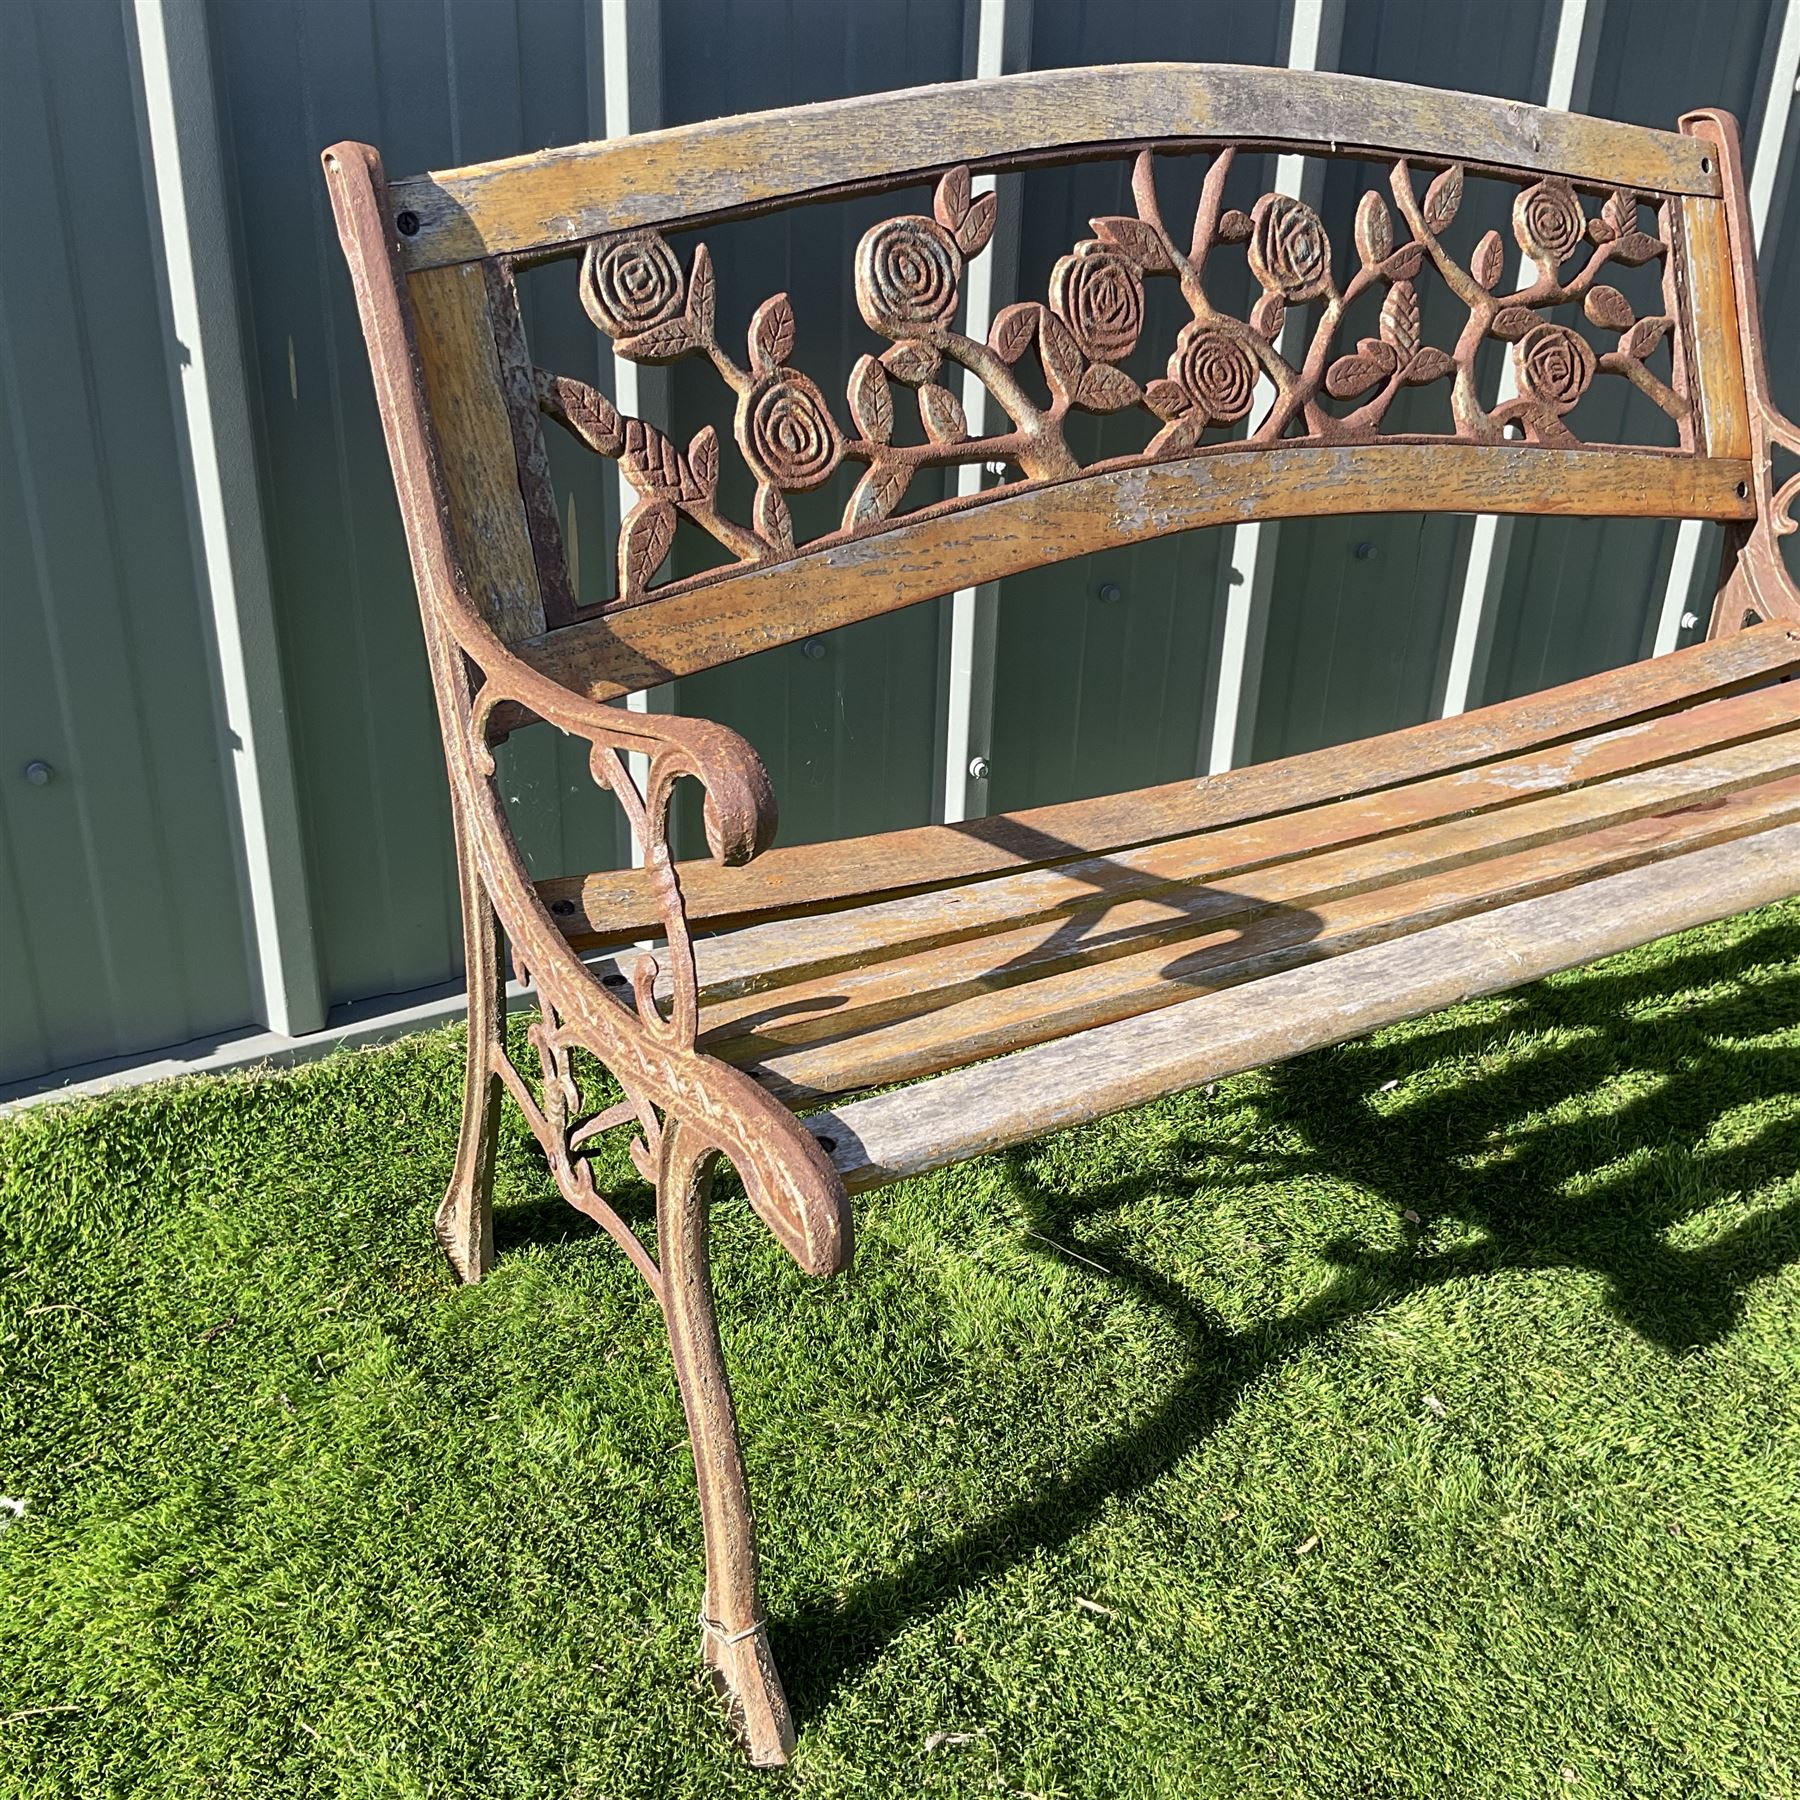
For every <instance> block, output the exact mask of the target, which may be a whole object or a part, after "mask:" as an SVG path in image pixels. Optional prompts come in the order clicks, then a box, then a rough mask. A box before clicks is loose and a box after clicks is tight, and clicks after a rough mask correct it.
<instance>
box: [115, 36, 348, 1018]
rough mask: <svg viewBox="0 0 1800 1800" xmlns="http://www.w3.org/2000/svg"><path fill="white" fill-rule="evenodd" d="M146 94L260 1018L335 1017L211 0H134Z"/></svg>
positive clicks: (152, 177) (154, 191)
mask: <svg viewBox="0 0 1800 1800" xmlns="http://www.w3.org/2000/svg"><path fill="white" fill-rule="evenodd" d="M132 15H133V18H134V22H135V25H136V35H137V54H138V63H139V72H140V87H139V91H138V102H137V103H138V106H139V108H140V131H141V134H142V138H143V141H144V144H145V149H146V160H145V166H146V172H147V176H148V185H149V187H150V190H151V191H150V200H151V214H152V218H153V219H154V221H155V222H156V226H157V229H158V231H159V234H160V249H161V261H162V269H161V271H160V272H161V275H162V278H163V280H164V282H165V284H166V289H167V297H168V307H167V311H166V313H165V315H164V327H165V332H166V335H167V351H168V362H169V379H170V384H171V387H172V389H173V394H174V401H175V413H176V417H177V418H178V419H179V420H180V421H181V423H182V426H183V429H184V431H185V444H184V449H185V453H186V455H187V458H188V461H189V469H188V474H189V477H190V479H189V481H188V484H187V486H188V494H189V528H190V536H191V538H192V541H193V546H194V562H195V575H196V578H197V580H198V583H199V589H200V593H201V595H202V596H203V598H204V601H205V603H206V608H207V614H208V620H209V624H210V627H211V633H212V639H213V645H214V650H215V655H216V658H217V677H218V689H219V701H220V729H221V734H222V737H223V746H222V752H223V759H224V762H225V766H226V767H227V769H228V770H229V771H230V778H231V784H232V788H233V791H234V795H235V799H236V803H237V805H236V823H237V829H238V831H239V833H240V837H241V855H242V874H243V882H244V892H245V899H246V902H247V906H246V911H247V913H248V918H247V920H246V929H247V933H248V936H249V939H250V950H251V966H252V968H253V969H254V971H255V972H256V975H257V978H258V981H259V984H260V988H261V1002H260V1015H259V1016H260V1019H261V1022H262V1023H264V1024H266V1025H267V1026H268V1027H269V1028H270V1029H271V1030H272V1031H277V1032H280V1033H281V1034H282V1035H283V1036H286V1037H295V1036H299V1035H300V1034H301V1033H303V1032H309V1031H317V1030H319V1029H320V1028H321V1027H322V1026H323V1025H324V1023H325V1011H326V1004H325V987H324V980H323V974H322V971H321V969H320V966H319V954H318V945H317V941H316V938H315V934H314V927H313V916H312V903H311V899H310V895H309V891H308V885H307V877H306V849H305V837H304V833H303V831H302V829H301V822H300V801H299V791H298V787H297V784H296V781H295V774H294V752H293V744H292V741H291V738H290V736H289V727H288V712H287V700H286V695H285V693H284V691H283V684H282V676H281V649H280V643H279V640H278V637H277V633H276V625H275V604H274V593H273V589H272V585H271V582H270V578H269V556H268V543H267V537H266V534H265V531H264V526H263V510H262V498H261V494H260V492H259V490H258V485H257V453H256V439H255V433H254V430H253V427H252V423H251V418H252V415H251V408H250V396H249V389H248V384H247V380H246V374H245V364H244V334H243V329H242V325H241V323H240V321H239V318H238V296H237V288H236V285H235V277H234V270H235V268H236V262H237V258H236V251H235V245H234V240H233V237H232V232H231V222H230V211H229V208H228V206H227V204H226V197H225V179H224V170H223V167H222V158H221V152H220V142H221V140H220V135H219V124H220V120H219V109H218V99H217V95H216V94H215V92H214V88H213V60H212V52H211V46H210V43H209V40H208V35H207V20H206V6H205V4H204V0H133V6H132Z"/></svg>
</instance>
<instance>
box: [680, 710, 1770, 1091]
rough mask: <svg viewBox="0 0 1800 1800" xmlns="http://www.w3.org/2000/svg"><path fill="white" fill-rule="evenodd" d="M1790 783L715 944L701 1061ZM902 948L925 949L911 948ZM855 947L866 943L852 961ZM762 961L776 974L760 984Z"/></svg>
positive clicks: (1740, 774) (1745, 783)
mask: <svg viewBox="0 0 1800 1800" xmlns="http://www.w3.org/2000/svg"><path fill="white" fill-rule="evenodd" d="M1796 775H1800V730H1793V731H1789V732H1786V733H1783V734H1781V735H1780V736H1778V737H1772V738H1760V739H1756V740H1754V741H1752V742H1751V743H1748V744H1739V745H1736V746H1734V747H1733V748H1731V749H1729V750H1720V751H1714V752H1711V753H1708V754H1706V755H1704V756H1700V757H1696V758H1693V759H1692V760H1689V761H1684V762H1680V763H1673V764H1666V765H1663V766H1661V767H1657V768H1651V769H1640V770H1637V771H1635V772H1633V773H1631V774H1629V775H1622V776H1620V777H1618V779H1616V780H1614V781H1607V782H1600V783H1597V784H1595V785H1594V786H1591V787H1585V788H1579V789H1577V790H1575V791H1574V792H1572V793H1556V794H1548V795H1543V796H1540V797H1538V798H1536V799H1532V800H1528V801H1525V802H1523V803H1521V804H1520V805H1518V806H1513V807H1507V808H1505V809H1503V810H1501V811H1497V812H1490V813H1478V814H1475V815H1473V816H1471V817H1465V818H1457V819H1449V820H1442V821H1439V822H1438V823H1436V824H1433V825H1429V826H1426V827H1423V828H1420V829H1416V830H1412V831H1399V832H1395V833H1393V834H1391V835H1386V836H1380V837H1376V838H1373V839H1371V840H1369V841H1365V842H1362V843H1353V844H1350V845H1348V846H1346V847H1344V848H1341V849H1332V850H1325V851H1321V852H1317V853H1315V854H1313V855H1310V856H1297V857H1291V858H1287V859H1284V860H1280V861H1274V862H1263V863H1260V864H1253V865H1252V866H1249V867H1238V866H1235V853H1236V852H1237V851H1238V850H1239V849H1241V848H1242V847H1243V846H1242V844H1241V840H1242V839H1243V838H1244V837H1245V836H1246V835H1252V836H1253V835H1255V832H1256V828H1255V827H1251V828H1249V831H1248V832H1245V831H1244V830H1238V831H1228V832H1222V833H1219V834H1217V836H1216V837H1208V838H1202V839H1199V840H1194V839H1182V840H1179V841H1177V842H1176V843H1174V844H1172V845H1169V846H1167V847H1165V848H1163V849H1162V850H1160V851H1158V852H1157V853H1155V854H1156V855H1157V858H1158V860H1159V861H1161V862H1162V863H1163V864H1164V865H1165V866H1166V867H1168V869H1169V871H1170V877H1171V878H1170V879H1169V880H1166V881H1164V882H1163V883H1161V884H1159V885H1157V886H1154V887H1146V886H1145V885H1143V884H1142V882H1141V880H1140V881H1137V882H1133V881H1131V880H1130V877H1131V876H1133V875H1137V874H1138V873H1139V872H1138V871H1135V870H1128V871H1126V879H1124V880H1120V881H1119V891H1109V890H1108V889H1107V888H1104V887H1103V888H1101V889H1100V890H1099V891H1098V892H1093V891H1090V892H1088V893H1086V894H1084V893H1082V892H1081V891H1080V888H1081V886H1082V880H1081V878H1082V876H1083V875H1085V876H1086V878H1087V880H1088V881H1090V882H1094V883H1101V882H1111V881H1115V880H1119V878H1118V877H1116V876H1113V875H1112V873H1111V871H1110V870H1107V869H1105V868H1104V867H1103V866H1096V865H1095V864H1075V865H1070V866H1068V867H1065V868H1059V869H1054V870H1035V871H1032V872H1031V873H1029V874H1024V875H1012V876H1008V877H1006V878H1005V879H1004V880H1003V881H1000V882H994V883H983V884H981V885H980V886H978V887H974V888H965V889H958V890H956V892H955V894H954V895H952V894H941V895H937V896H933V897H930V898H928V899H926V900H924V901H918V900H907V901H893V902H889V903H887V904H886V905H884V906H881V907H879V908H875V909H871V910H872V911H873V912H874V913H875V922H874V925H873V927H872V928H867V929H865V927H864V920H865V918H866V916H867V915H866V914H864V913H862V912H855V913H849V914H845V915H843V916H842V918H841V919H840V920H839V921H836V923H837V924H838V926H839V932H840V934H841V935H840V940H839V942H838V943H837V944H836V945H834V946H831V947H830V948H823V949H821V950H820V951H817V952H815V951H811V950H808V949H807V948H805V947H804V946H802V945H797V944H795V943H794V942H793V941H792V934H791V932H790V931H789V928H784V927H771V928H767V929H759V930H754V931H752V932H750V933H747V934H745V935H746V936H747V937H748V938H749V939H750V943H749V945H748V946H746V947H743V948H741V949H740V948H738V947H737V946H734V945H733V943H732V941H731V940H729V939H726V940H723V941H721V943H720V945H719V948H718V956H717V958H716V960H720V961H733V962H736V963H737V964H738V966H737V967H735V968H732V969H731V970H729V972H728V973H727V974H726V977H725V978H724V979H720V978H719V972H718V971H716V970H715V969H713V968H709V967H708V966H707V963H706V962H702V963H701V966H700V971H699V974H700V982H701V989H702V992H701V998H702V1001H703V1002H704V1003H705V1008H704V1011H703V1013H702V1016H701V1023H702V1026H703V1027H704V1028H705V1030H706V1034H707V1039H708V1043H709V1045H710V1046H711V1047H712V1048H713V1049H714V1050H715V1051H716V1053H717V1054H719V1055H721V1056H724V1057H726V1058H727V1059H728V1060H729V1059H734V1058H736V1057H737V1056H738V1055H739V1053H740V1049H741V1051H742V1053H743V1054H745V1055H761V1054H764V1053H766V1052H768V1051H769V1050H771V1049H772V1048H773V1047H775V1046H777V1045H798V1044H804V1043H811V1042H817V1041H821V1040H824V1039H827V1038H832V1039H835V1038H839V1037H843V1036H847V1035H849V1034H851V1033H856V1032H862V1031H867V1030H872V1029H874V1028H875V1027H877V1026H879V1025H884V1024H886V1023H888V1022H890V1021H891V1020H895V1019H899V1018H910V1017H917V1016H922V1015H924V1014H927V1013H936V1012H940V1011H942V1010H944V1009H945V1008H946V1007H949V1006H952V1005H955V1004H957V1003H959V1002H960V1001H962V1000H964V999H967V998H970V997H972V996H974V995H977V994H991V993H994V992H995V991H996V990H998V989H1002V988H1011V987H1016V986H1019V985H1020V984H1022V983H1035V982H1042V981H1045V980H1047V979H1049V978H1050V977H1051V976H1053V975H1055V974H1056V973H1057V972H1058V971H1060V970H1064V969H1075V968H1078V967H1091V966H1093V965H1096V964H1100V963H1106V962H1111V961H1121V962H1123V961H1125V960H1127V959H1130V958H1141V957H1142V956H1143V955H1144V954H1145V953H1146V952H1148V951H1150V950H1153V949H1168V948H1171V947H1172V946H1174V945H1176V944H1179V943H1182V942H1185V941H1186V940H1188V939H1192V938H1199V937H1202V936H1209V935H1212V936H1216V934H1217V933H1219V932H1220V931H1223V930H1225V929H1227V928H1230V929H1232V930H1238V929H1241V928H1243V926H1244V923H1245V921H1248V920H1250V919H1253V918H1256V917H1258V916H1260V915H1262V914H1264V913H1267V912H1269V911H1271V910H1272V909H1275V908H1281V909H1285V910H1287V911H1289V912H1292V911H1293V910H1294V909H1297V908H1307V909H1312V910H1316V909H1317V908H1318V907H1319V906H1320V905H1321V904H1322V903H1323V902H1325V901H1328V900H1334V899H1338V898H1340V897H1342V896H1345V895H1349V894H1359V893H1366V892H1369V891H1372V890H1374V889H1377V888H1381V887H1391V886H1393V885H1395V884H1397V883H1402V882H1412V881H1415V880H1418V879H1421V878H1424V877H1426V876H1430V875H1437V874H1443V873H1448V872H1450V871H1453V870H1457V869H1463V868H1469V867H1473V866H1475V865H1478V864H1480V863H1483V862H1497V861H1500V860H1501V859H1503V858H1506V857H1509V856H1514V855H1517V854H1519V853H1521V852H1523V851H1526V850H1530V849H1534V848H1536V847H1537V846H1539V845H1544V844H1554V843H1558V842H1560V841H1562V840H1564V839H1570V838H1574V837H1576V836H1577V835H1582V836H1591V835H1592V834H1593V833H1595V832H1599V831H1606V830H1610V829H1611V828H1612V827H1613V826H1615V825H1620V824H1624V823H1627V822H1629V821H1631V820H1634V819H1640V818H1648V817H1654V816H1658V815H1662V814H1666V813H1669V812H1671V811H1673V810H1675V809H1676V808H1678V807H1679V808H1680V809H1681V810H1683V811H1684V812H1686V811H1691V810H1693V809H1694V808H1696V807H1701V806H1706V805H1711V804H1713V803H1715V802H1716V801H1717V800H1718V799H1719V798H1720V797H1721V796H1723V795H1727V794H1732V793H1736V792H1739V791H1741V790H1743V789H1745V788H1749V787H1754V786H1756V785H1758V784H1761V783H1768V782H1777V781H1780V780H1781V779H1783V778H1786V777H1790V776H1796ZM1209 852H1212V854H1209ZM1215 870H1216V873H1215V872H1213V871H1215ZM931 898H935V899H936V900H937V901H938V902H940V903H941V905H942V906H943V908H944V910H945V911H953V910H954V908H953V905H952V903H953V901H955V900H961V901H963V902H964V903H965V905H966V910H967V911H969V912H971V913H973V914H975V915H976V918H975V920H974V921H973V922H972V925H971V930H970V933H969V934H968V935H966V936H951V935H948V934H947V933H946V931H945V925H944V920H943V918H942V916H941V915H938V916H936V917H934V916H933V915H932V914H931V913H930V911H929V906H930V899H931ZM996 902H997V904H993V903H996ZM1013 907H1016V908H1018V909H1019V910H1020V911H1021V912H1023V914H1024V921H1023V922H1022V923H1014V922H1013V921H1012V919H1011V918H1010V917H1009V914H1008V910H1007V909H1008V908H1013ZM771 933H773V934H775V935H777V936H778V937H782V936H785V937H787V938H788V942H786V943H785V944H783V945H782V946H781V951H780V952H778V953H777V954H776V956H775V957H774V958H770V957H768V956H767V955H766V954H762V955H759V954H758V952H759V950H763V949H764V948H765V946H764V945H763V944H762V943H760V942H759V940H764V939H766V938H767V937H768V936H769V935H771ZM913 933H917V934H919V935H920V936H921V937H922V938H923V940H924V941H923V942H920V943H914V942H913V941H910V939H911V934H913ZM858 939H867V940H869V941H868V942H867V943H866V944H864V945H863V946H862V947H861V949H860V951H859V949H858V948H857V947H856V940H858ZM834 950H835V952H836V953H835V954H833V951H834ZM734 951H735V955H734ZM708 960H709V961H711V960H715V959H708ZM771 961H772V963H773V966H772V967H764V968H760V969H759V968H757V967H756V965H757V964H758V963H769V962H771ZM1144 966H1145V965H1142V964H1141V963H1140V965H1139V970H1140V972H1141V970H1142V968H1143V967H1144ZM815 967H817V972H815ZM1132 978H1133V979H1135V977H1132ZM1020 1004H1021V1005H1027V1004H1033V1002H1028V1001H1026V1000H1023V999H1022V1000H1021V1002H1020ZM751 1038H754V1040H755V1042H754V1045H752V1044H751V1043H749V1042H748V1040H749V1039H751Z"/></svg>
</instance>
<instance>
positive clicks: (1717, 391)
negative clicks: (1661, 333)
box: [1675, 198, 1750, 458]
mask: <svg viewBox="0 0 1800 1800" xmlns="http://www.w3.org/2000/svg"><path fill="white" fill-rule="evenodd" d="M1678 216H1679V218H1680V221H1681V226H1680V238H1679V243H1678V247H1677V254H1676V258H1675V261H1676V266H1677V274H1678V277H1679V279H1680V280H1681V281H1682V282H1683V283H1684V284H1685V289H1686V310H1687V316H1686V317H1685V318H1684V319H1683V321H1682V330H1681V333H1680V343H1681V345H1682V354H1683V355H1684V357H1685V358H1686V361H1687V370H1688V377H1689V380H1690V382H1691V383H1692V393H1693V395H1694V400H1695V411H1696V414H1697V416H1698V421H1699V442H1698V448H1699V450H1700V452H1701V454H1702V455H1705V456H1724V457H1732V458H1737V457H1747V456H1748V455H1749V454H1750V403H1749V400H1748V398H1747V396H1746V394H1745V391H1744V351H1743V345H1742V343H1741V342H1740V338H1739V332H1738V309H1737V284H1736V282H1735V281H1734V280H1733V278H1732V272H1731V242H1730V238H1729V236H1728V235H1727V230H1726V221H1725V205H1724V202H1723V201H1721V200H1700V199H1691V198H1690V199H1684V200H1682V201H1681V202H1680V203H1679V208H1678Z"/></svg>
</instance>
